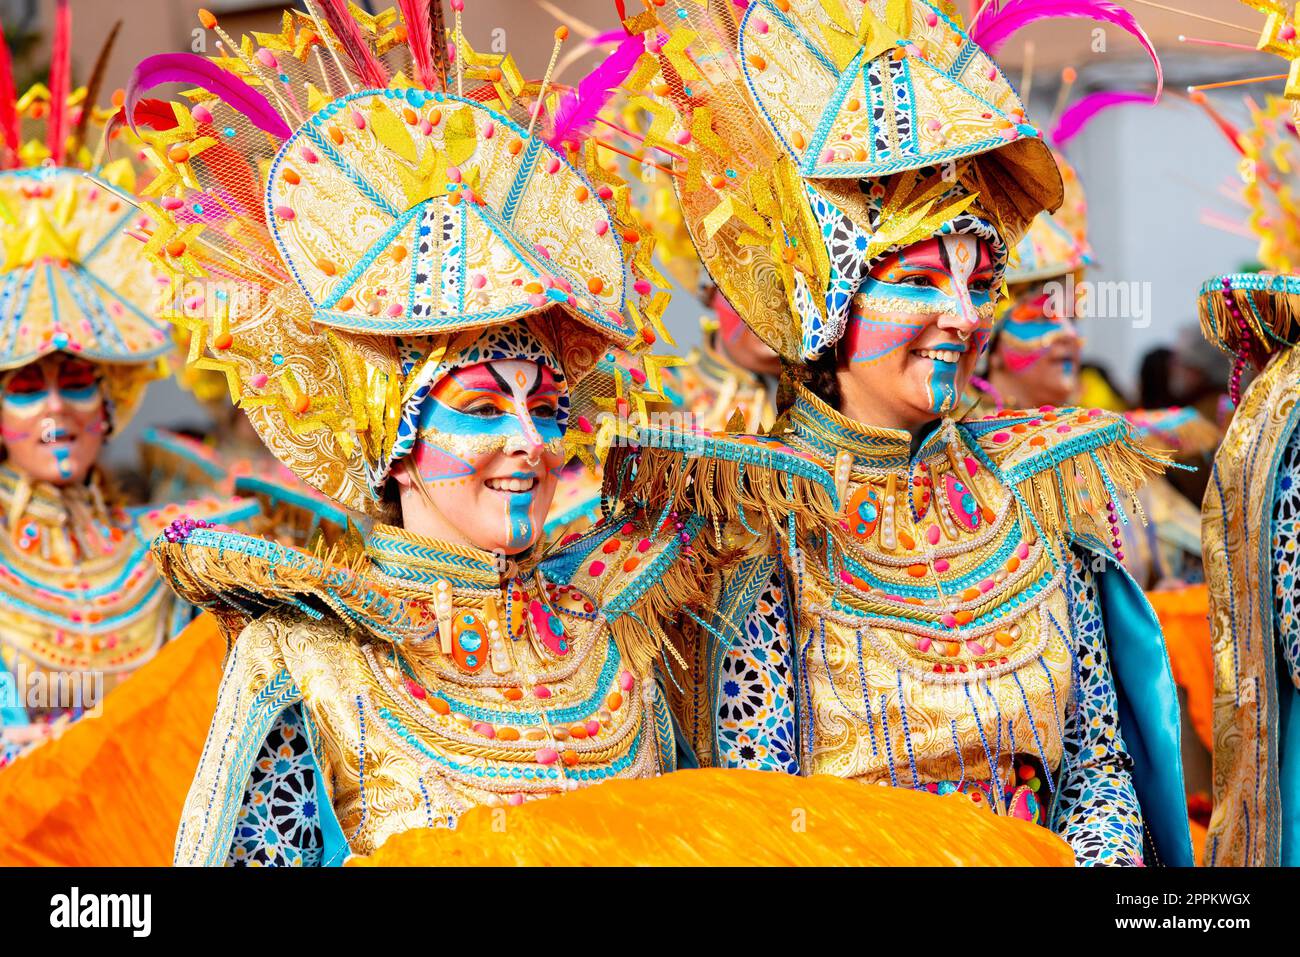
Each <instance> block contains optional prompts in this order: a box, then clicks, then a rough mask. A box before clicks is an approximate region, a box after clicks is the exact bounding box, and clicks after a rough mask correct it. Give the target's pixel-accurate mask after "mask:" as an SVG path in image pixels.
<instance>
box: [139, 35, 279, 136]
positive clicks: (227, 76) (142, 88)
mask: <svg viewBox="0 0 1300 957" xmlns="http://www.w3.org/2000/svg"><path fill="white" fill-rule="evenodd" d="M163 83H185V84H188V85H189V86H197V87H202V88H203V89H205V90H207V91H208V92H209V93H214V94H216V95H217V96H218V97H220V98H221V100H222V102H224V103H225V104H226V105H227V106H229V107H231V108H232V109H235V110H238V111H239V112H240V113H242V114H243V115H244V116H246V117H247V118H248V120H249V122H251V123H252V124H253V125H254V126H256V127H257V128H258V129H260V130H265V131H266V132H267V133H270V134H271V135H272V136H278V137H280V138H281V139H288V138H289V137H290V136H292V135H293V130H291V129H290V128H289V124H287V123H286V122H285V121H284V118H283V117H282V116H280V114H279V113H277V112H276V111H275V108H274V107H273V106H271V104H270V103H268V102H267V100H266V97H264V96H263V95H262V94H261V93H259V92H258V91H257V90H255V89H253V87H251V86H249V85H248V84H247V83H245V82H244V80H243V79H242V78H240V77H239V76H237V75H235V74H234V73H231V72H230V71H229V70H223V69H221V67H219V66H217V65H216V64H215V63H213V62H212V61H211V60H209V59H207V58H205V57H201V56H199V55H198V54H195V53H159V54H157V55H156V56H151V57H146V58H145V59H143V60H141V61H140V62H139V63H138V64H137V65H136V68H135V69H134V70H133V71H131V80H130V82H129V83H127V85H126V101H125V102H124V103H123V112H124V114H125V116H126V118H127V122H128V123H129V124H130V125H131V129H133V130H134V129H135V128H136V106H137V104H139V103H140V100H141V97H143V96H144V94H145V93H147V92H149V91H150V90H152V89H153V88H154V87H156V86H160V85H161V84H163Z"/></svg>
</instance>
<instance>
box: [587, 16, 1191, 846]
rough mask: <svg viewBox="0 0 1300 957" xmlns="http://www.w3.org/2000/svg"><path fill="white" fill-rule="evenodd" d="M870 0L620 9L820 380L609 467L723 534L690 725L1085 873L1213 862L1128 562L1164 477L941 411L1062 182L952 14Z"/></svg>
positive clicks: (710, 242)
mask: <svg viewBox="0 0 1300 957" xmlns="http://www.w3.org/2000/svg"><path fill="white" fill-rule="evenodd" d="M850 6H851V8H852V10H853V11H854V12H853V13H852V14H849V13H848V12H845V11H844V10H843V8H841V7H840V5H838V4H832V3H820V2H818V0H752V2H750V3H749V4H748V5H747V6H746V7H745V9H744V10H743V11H739V10H737V8H736V7H735V6H734V5H732V4H731V3H729V2H723V0H712V2H709V3H707V4H700V5H693V4H692V5H673V4H669V5H667V6H666V7H664V8H662V11H661V12H659V13H658V15H657V18H656V17H655V16H654V15H651V14H647V15H644V16H642V17H638V18H636V19H635V20H633V21H630V24H631V26H632V27H633V28H636V29H653V30H655V31H656V33H657V35H656V36H655V42H654V46H655V47H656V48H657V50H658V52H659V57H660V65H661V75H660V76H659V77H658V78H657V84H658V85H657V86H656V88H655V89H656V92H657V93H658V94H659V95H660V96H661V97H662V98H663V99H665V100H666V101H667V102H668V103H669V104H671V107H672V109H673V111H674V112H675V113H676V122H675V123H673V122H672V121H671V118H669V119H668V121H666V122H665V123H664V126H665V128H667V129H670V130H671V132H670V133H668V134H667V139H666V140H665V142H664V145H665V147H666V148H667V149H670V150H672V151H674V152H677V153H680V154H684V155H685V159H684V160H683V162H682V163H681V165H680V166H679V168H678V172H679V174H680V176H679V183H678V186H679V194H680V197H681V201H682V204H683V209H684V214H685V216H686V219H687V222H688V224H689V226H690V228H691V230H692V235H693V237H694V239H695V242H696V245H697V247H698V249H699V251H700V255H701V258H702V259H703V261H704V263H705V265H706V267H707V268H708V270H709V272H710V274H711V275H712V277H713V278H714V280H715V281H716V282H717V284H718V287H719V288H720V289H721V290H722V292H723V294H724V295H725V296H726V297H727V299H728V301H729V302H730V303H731V304H732V305H733V306H734V307H735V308H736V311H737V312H738V313H739V314H740V315H741V316H742V317H743V318H744V319H745V321H746V322H747V323H748V324H749V325H750V326H751V327H752V328H753V329H754V331H755V332H757V333H758V335H759V336H760V337H761V338H763V339H764V340H765V341H766V342H767V343H768V344H769V345H770V346H772V348H774V349H775V350H776V351H777V352H778V353H779V354H780V355H781V356H782V357H783V358H784V359H785V360H786V363H787V367H788V369H789V371H790V372H791V373H792V375H793V377H795V378H796V379H798V380H802V381H798V382H797V383H796V384H795V385H794V386H793V389H792V401H791V403H790V404H789V406H788V408H787V409H786V411H785V413H784V416H783V418H782V420H781V421H780V422H779V423H778V428H777V430H776V431H775V432H774V433H773V435H771V436H748V435H738V434H732V435H728V434H717V433H712V434H710V433H700V434H696V435H690V436H682V435H680V434H670V433H667V432H663V431H657V430H655V429H651V428H643V429H641V430H639V432H638V434H637V435H636V436H635V438H636V439H637V441H638V442H639V445H640V447H639V449H634V448H630V447H626V446H625V447H620V448H616V449H615V450H614V453H613V455H612V457H611V459H610V461H609V462H607V464H606V476H607V481H609V482H610V483H612V485H613V492H614V493H615V494H617V495H618V496H619V497H621V498H623V499H625V500H628V501H632V502H637V503H641V504H644V505H645V506H647V507H648V508H649V509H650V510H651V511H652V512H655V511H657V510H659V509H663V510H665V511H668V510H673V511H675V513H676V514H677V516H678V521H682V522H692V521H700V520H703V521H705V522H710V523H711V524H712V526H713V527H712V529H711V531H712V534H705V535H702V536H700V538H699V540H698V541H697V542H696V544H695V548H696V551H697V553H703V554H702V561H701V563H700V564H701V566H702V567H704V568H725V570H724V571H722V572H721V577H720V580H719V581H717V582H716V583H715V584H716V587H717V595H718V596H719V597H718V600H717V603H716V610H715V612H714V614H713V615H712V616H709V617H708V618H706V619H701V620H700V621H699V622H698V623H697V624H696V627H695V635H694V639H695V640H693V641H691V642H690V643H691V644H692V645H693V647H692V648H691V653H690V654H689V655H688V657H689V658H690V659H691V669H692V670H691V682H692V683H691V684H689V685H688V686H687V693H685V694H683V695H682V696H681V699H680V700H679V701H678V702H677V708H678V712H679V716H680V718H681V721H682V723H683V725H684V728H685V730H686V731H687V733H688V734H689V735H690V736H691V737H692V738H693V740H694V742H695V745H696V748H697V751H698V755H699V758H700V760H701V763H706V762H707V763H712V764H715V765H721V766H724V767H750V768H767V769H771V770H776V771H784V772H787V773H797V774H834V775H839V776H842V777H850V778H855V779H857V780H860V781H862V782H864V783H871V784H892V785H895V786H900V787H907V788H916V789H922V790H927V791H931V792H936V793H939V794H948V793H953V792H962V793H964V794H966V795H967V796H969V798H970V799H971V800H973V801H975V802H976V803H979V804H982V805H985V806H988V807H990V808H992V809H993V810H995V811H996V812H997V813H999V814H1006V815H1013V816H1017V817H1022V818H1025V819H1028V820H1032V821H1037V822H1040V823H1042V824H1044V825H1045V826H1047V827H1050V828H1051V829H1052V830H1054V831H1056V832H1057V833H1058V834H1060V835H1061V836H1062V837H1064V839H1065V840H1066V841H1067V842H1068V843H1069V844H1070V845H1071V846H1072V848H1073V850H1074V853H1075V856H1076V858H1077V859H1078V861H1079V863H1081V864H1140V863H1157V862H1163V863H1174V864H1184V863H1190V859H1191V851H1190V841H1189V839H1188V831H1187V815H1186V806H1185V799H1184V795H1183V786H1182V779H1181V772H1180V759H1179V751H1178V713H1177V700H1176V696H1175V692H1174V687H1173V683H1172V681H1171V679H1170V675H1169V665H1168V662H1167V660H1166V658H1165V654H1164V648H1163V644H1162V642H1161V638H1160V631H1159V626H1158V624H1157V622H1156V620H1155V617H1154V615H1153V613H1152V612H1151V610H1150V608H1149V606H1147V604H1146V603H1145V601H1144V600H1143V598H1142V594H1141V592H1140V591H1139V590H1138V589H1137V588H1136V587H1135V586H1134V584H1133V582H1132V580H1131V579H1129V578H1128V577H1127V575H1126V574H1125V573H1124V572H1123V570H1122V568H1120V567H1119V565H1118V563H1117V562H1116V561H1115V558H1114V555H1113V554H1111V553H1110V551H1109V550H1108V548H1107V547H1106V546H1107V544H1115V543H1116V542H1117V540H1118V526H1119V524H1120V523H1121V522H1123V521H1125V520H1126V519H1125V518H1124V517H1123V509H1122V500H1123V499H1124V498H1127V497H1128V495H1129V493H1130V491H1131V489H1132V488H1133V487H1134V486H1136V485H1137V484H1138V483H1139V482H1140V480H1141V479H1142V478H1143V476H1144V475H1145V474H1146V473H1149V472H1154V471H1157V470H1158V469H1159V467H1160V463H1159V462H1158V461H1152V460H1151V459H1149V458H1148V457H1146V456H1145V455H1144V454H1143V452H1142V451H1141V449H1140V448H1138V447H1136V446H1135V445H1134V443H1133V442H1132V441H1131V438H1130V434H1129V430H1128V427H1127V425H1126V424H1125V423H1124V421H1123V420H1122V419H1119V418H1116V417H1113V416H1109V415H1106V414H1101V413H1090V412H1087V411H1084V410H1080V409H1072V408H1059V409H1041V410H1034V411H1028V412H1023V413H1019V414H1015V415H1008V416H1006V417H1003V418H1000V419H998V420H995V421H989V422H973V423H971V422H954V421H953V420H952V419H950V418H948V417H947V416H949V415H950V414H951V413H952V411H953V409H954V407H955V406H956V403H957V400H958V397H959V396H960V395H961V394H962V392H963V390H964V389H965V387H966V385H967V383H968V381H969V379H970V376H971V374H972V373H973V371H974V368H975V362H976V360H977V358H978V356H979V353H980V351H981V350H982V349H983V348H984V347H985V345H986V344H987V342H988V338H989V335H990V332H991V330H992V322H993V311H994V297H995V296H996V295H997V293H998V290H999V289H1000V288H1001V285H1002V274H1003V270H1004V268H1005V263H1006V250H1007V246H1008V244H1009V243H1013V242H1015V241H1016V240H1017V239H1018V238H1019V236H1020V235H1021V234H1022V233H1023V232H1024V230H1025V229H1026V227H1027V226H1028V224H1029V222H1030V220H1031V219H1032V218H1033V217H1034V216H1035V215H1036V214H1037V213H1038V212H1040V211H1041V210H1043V209H1054V208H1056V207H1057V206H1058V205H1059V204H1060V202H1061V182H1060V177H1059V174H1058V173H1057V170H1056V167H1055V165H1054V163H1053V161H1052V158H1051V154H1050V152H1049V151H1048V149H1047V148H1046V146H1045V145H1044V144H1043V143H1042V142H1041V140H1040V139H1039V138H1038V132H1037V130H1036V129H1035V128H1034V127H1032V126H1030V125H1029V123H1028V121H1027V120H1026V118H1025V115H1024V112H1023V109H1022V107H1021V104H1020V102H1019V100H1018V99H1017V98H1016V96H1015V94H1014V92H1013V91H1012V90H1011V88H1010V86H1009V85H1008V84H1007V82H1006V80H1005V79H1004V78H1003V76H1002V74H1001V72H1000V71H999V70H998V68H997V66H996V65H995V64H994V63H993V62H992V61H991V60H990V59H989V58H988V56H987V55H986V52H985V51H984V50H983V49H981V47H980V46H979V45H978V44H977V42H975V41H973V40H972V39H970V38H969V37H968V36H967V35H966V34H965V33H964V32H962V30H961V29H960V28H959V27H958V25H957V24H956V22H955V21H954V19H953V13H952V10H951V5H947V4H940V5H939V6H932V5H931V4H929V3H925V2H921V0H913V2H911V3H907V4H896V3H892V2H890V3H886V2H884V0H868V2H867V3H865V4H862V5H857V4H853V5H850ZM655 9H656V10H659V8H655ZM1107 16H1108V17H1109V18H1110V19H1111V20H1112V21H1113V22H1116V23H1118V24H1120V25H1124V26H1126V27H1128V28H1131V29H1132V30H1136V29H1137V28H1136V25H1135V24H1133V23H1132V20H1131V18H1129V17H1128V16H1127V14H1123V11H1116V10H1114V9H1111V10H1110V11H1109V12H1108V13H1107ZM1004 26H1005V25H1003V24H999V23H998V22H997V20H996V19H995V17H994V16H992V15H990V16H989V17H987V18H984V19H982V20H977V21H976V23H975V24H974V29H973V33H972V35H973V36H974V37H975V38H976V40H978V39H980V38H985V39H986V41H987V42H989V43H990V44H992V45H993V46H996V41H997V39H998V38H999V37H1001V36H1002V35H1003V34H1004V33H1005V32H1006V31H1005V30H1004V29H1003V27H1004ZM1143 39H1145V38H1144V37H1143ZM649 108H651V109H659V110H660V111H663V110H664V107H663V106H654V105H652V106H651V107H649ZM683 144H687V145H683ZM651 145H655V144H654V143H652V144H651ZM684 442H685V443H686V444H685V445H683V443H684ZM683 448H686V449H687V451H688V454H683V452H682V450H683ZM736 555H741V556H743V557H742V558H741V559H740V560H738V561H737V560H735V556H736ZM691 637H692V636H690V635H688V636H687V638H688V640H689V639H691Z"/></svg>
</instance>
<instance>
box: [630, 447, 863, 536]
mask: <svg viewBox="0 0 1300 957" xmlns="http://www.w3.org/2000/svg"><path fill="white" fill-rule="evenodd" d="M605 493H606V495H607V496H610V497H613V498H617V499H621V500H623V501H632V502H635V503H636V504H637V505H639V506H641V507H642V508H644V509H645V510H646V512H647V513H648V514H649V515H652V516H658V515H660V514H663V515H672V514H673V513H674V512H675V513H676V514H677V515H678V516H691V517H699V518H702V519H703V520H704V521H705V522H707V523H708V524H709V525H710V526H711V534H709V533H708V532H706V534H704V535H701V536H700V538H699V541H698V543H697V545H696V551H697V552H699V551H701V550H702V549H703V550H706V552H707V553H706V554H705V555H704V556H703V557H704V558H705V559H706V560H716V559H718V558H720V557H722V556H723V555H724V554H725V553H726V552H727V551H729V549H728V548H727V546H726V544H725V542H724V536H723V533H722V526H723V525H724V524H726V523H728V522H735V521H738V522H739V523H740V525H741V526H742V527H744V528H745V530H746V531H748V532H750V533H752V534H754V535H767V534H777V535H785V536H787V537H788V535H789V533H790V532H791V531H792V530H793V531H794V534H795V540H796V541H798V540H800V538H801V537H802V536H804V535H808V534H815V533H818V532H824V531H825V529H826V528H827V527H828V526H833V525H838V523H839V522H840V520H841V519H840V514H839V500H838V495H837V493H836V491H835V482H834V478H833V477H832V476H831V474H830V472H828V471H827V470H826V468H825V467H824V466H822V465H821V464H820V463H819V462H817V460H816V459H814V458H813V457H812V456H811V455H808V454H806V453H803V452H800V451H798V450H796V449H793V448H791V447H790V446H788V445H785V444H784V443H782V442H781V441H779V440H778V439H776V438H773V437H769V436H763V435H747V434H741V433H714V432H702V431H701V432H685V431H675V430H666V429H641V430H640V432H639V433H638V436H637V445H636V446H635V447H633V446H630V445H625V446H621V447H614V448H612V449H611V450H610V454H609V457H608V460H607V462H606V464H605ZM792 524H793V529H792V528H791V526H792Z"/></svg>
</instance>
